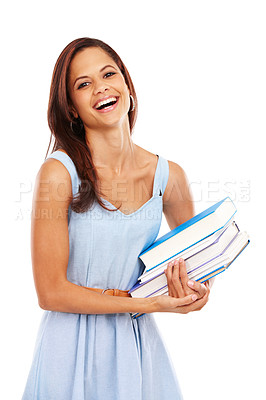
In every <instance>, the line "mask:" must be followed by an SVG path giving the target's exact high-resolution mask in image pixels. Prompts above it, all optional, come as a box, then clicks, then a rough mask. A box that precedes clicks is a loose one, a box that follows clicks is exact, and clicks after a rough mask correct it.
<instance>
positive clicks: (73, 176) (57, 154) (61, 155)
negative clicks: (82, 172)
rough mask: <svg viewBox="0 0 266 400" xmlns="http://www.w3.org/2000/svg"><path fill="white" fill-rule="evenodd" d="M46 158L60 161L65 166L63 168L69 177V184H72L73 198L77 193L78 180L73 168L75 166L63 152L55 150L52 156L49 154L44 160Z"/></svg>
mask: <svg viewBox="0 0 266 400" xmlns="http://www.w3.org/2000/svg"><path fill="white" fill-rule="evenodd" d="M48 158H55V159H56V160H58V161H61V163H62V164H63V165H64V166H65V168H66V169H67V170H68V172H69V175H70V177H71V183H72V193H73V196H74V195H75V194H76V193H78V191H79V183H80V179H79V177H78V173H77V170H76V167H75V164H74V163H73V161H72V159H71V158H70V157H69V155H67V154H66V153H64V152H63V151H60V150H56V151H54V152H53V153H52V154H50V155H49V156H48V157H47V158H46V159H48Z"/></svg>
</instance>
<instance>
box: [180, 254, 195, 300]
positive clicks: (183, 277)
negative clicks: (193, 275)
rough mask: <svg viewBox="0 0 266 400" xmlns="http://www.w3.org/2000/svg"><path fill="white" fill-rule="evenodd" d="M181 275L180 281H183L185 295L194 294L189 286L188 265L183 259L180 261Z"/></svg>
mask: <svg viewBox="0 0 266 400" xmlns="http://www.w3.org/2000/svg"><path fill="white" fill-rule="evenodd" d="M179 275H180V280H181V284H182V287H183V291H184V294H185V295H188V294H190V293H193V290H192V289H190V288H189V286H188V285H187V282H188V274H187V268H186V263H185V261H184V260H183V258H180V259H179Z"/></svg>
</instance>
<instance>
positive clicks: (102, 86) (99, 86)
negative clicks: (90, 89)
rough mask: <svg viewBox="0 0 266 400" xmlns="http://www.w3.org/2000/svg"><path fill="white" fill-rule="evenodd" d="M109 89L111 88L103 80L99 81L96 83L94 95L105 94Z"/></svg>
mask: <svg viewBox="0 0 266 400" xmlns="http://www.w3.org/2000/svg"><path fill="white" fill-rule="evenodd" d="M108 89H109V86H108V85H107V84H106V83H105V82H103V81H102V80H99V81H98V82H96V83H95V88H94V94H95V95H96V94H97V93H104V92H105V91H106V90H108Z"/></svg>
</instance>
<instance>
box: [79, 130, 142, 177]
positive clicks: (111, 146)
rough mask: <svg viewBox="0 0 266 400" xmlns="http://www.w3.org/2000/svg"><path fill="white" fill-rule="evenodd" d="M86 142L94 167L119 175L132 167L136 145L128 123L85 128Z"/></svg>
mask: <svg viewBox="0 0 266 400" xmlns="http://www.w3.org/2000/svg"><path fill="white" fill-rule="evenodd" d="M86 142H87V143H88V146H89V148H90V150H91V154H92V159H93V163H94V165H95V167H96V169H102V170H107V171H108V172H111V174H114V175H117V176H119V175H121V174H122V173H126V172H127V171H129V170H130V169H131V168H132V166H133V164H134V161H135V156H136V145H135V144H134V143H133V141H132V139H131V136H130V129H129V124H124V126H122V125H121V126H119V127H117V126H116V127H111V128H110V127H109V128H108V129H105V130H103V129H101V130H92V129H86Z"/></svg>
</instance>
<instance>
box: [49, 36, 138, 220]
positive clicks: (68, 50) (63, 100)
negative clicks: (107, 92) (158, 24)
mask: <svg viewBox="0 0 266 400" xmlns="http://www.w3.org/2000/svg"><path fill="white" fill-rule="evenodd" d="M88 47H99V48H101V49H102V50H104V51H105V52H106V53H107V54H108V55H109V56H110V57H111V58H112V59H113V61H114V62H115V63H116V64H117V66H118V67H119V69H120V71H121V73H122V74H123V76H124V79H125V82H126V84H127V86H128V88H129V91H130V94H131V95H132V96H133V98H134V102H135V108H134V110H133V111H129V112H128V119H129V126H130V135H132V133H133V128H134V125H135V122H136V118H137V112H138V102H137V96H136V92H135V88H134V85H133V82H132V80H131V77H130V75H129V72H128V70H127V68H126V66H125V64H124V63H123V61H122V60H121V58H120V57H119V55H118V54H117V53H116V52H115V51H114V50H113V49H112V48H111V47H110V46H109V45H108V44H106V43H104V42H103V41H101V40H98V39H94V38H87V37H84V38H80V39H75V40H73V41H72V42H70V43H69V44H68V45H67V46H66V47H65V48H64V49H63V51H62V52H61V54H60V55H59V57H58V59H57V61H56V64H55V67H54V70H53V75H52V81H51V87H50V96H49V104H48V111H47V118H48V125H49V128H50V130H51V136H50V142H49V145H48V149H47V152H46V156H45V158H46V157H47V154H48V152H49V148H50V145H51V142H52V138H54V145H53V148H52V152H54V151H56V150H58V149H62V150H65V151H66V152H67V154H68V155H69V157H70V158H71V159H72V161H73V163H74V164H75V167H76V170H77V173H78V176H79V178H80V180H81V184H80V185H79V191H78V193H77V194H76V197H74V196H72V199H71V203H70V206H71V209H72V210H73V211H75V212H77V213H83V212H86V211H87V210H88V209H90V208H91V206H92V205H93V203H94V202H95V201H96V202H98V203H99V204H100V206H102V207H103V208H104V209H106V210H108V211H117V210H118V209H119V208H120V207H121V205H120V206H119V207H118V208H116V209H112V210H110V209H109V208H107V207H106V206H105V204H104V203H103V202H102V200H101V192H100V190H99V178H98V175H97V171H96V169H95V166H94V164H93V161H92V155H91V150H90V148H89V145H88V144H87V143H86V141H85V129H84V125H83V122H82V120H81V119H80V117H78V118H74V116H73V115H72V113H71V111H70V110H71V103H72V102H71V99H70V95H69V91H68V79H69V71H70V64H71V61H72V59H73V58H74V56H75V55H76V54H77V53H78V52H79V51H81V50H83V49H85V48H88ZM71 126H72V128H71Z"/></svg>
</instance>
